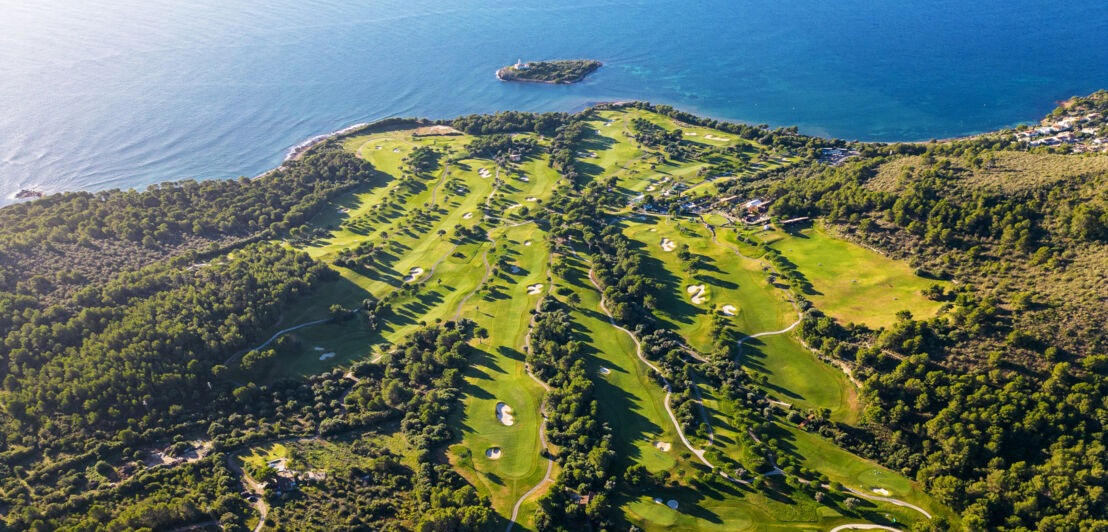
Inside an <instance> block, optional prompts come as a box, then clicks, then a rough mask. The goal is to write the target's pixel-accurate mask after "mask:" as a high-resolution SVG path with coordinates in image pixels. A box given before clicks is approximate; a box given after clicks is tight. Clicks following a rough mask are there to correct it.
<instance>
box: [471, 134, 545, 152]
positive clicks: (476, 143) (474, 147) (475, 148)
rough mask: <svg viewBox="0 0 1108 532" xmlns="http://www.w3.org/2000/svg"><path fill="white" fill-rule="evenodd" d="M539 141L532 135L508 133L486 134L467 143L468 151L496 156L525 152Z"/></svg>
mask: <svg viewBox="0 0 1108 532" xmlns="http://www.w3.org/2000/svg"><path fill="white" fill-rule="evenodd" d="M536 146H538V142H536V141H535V139H533V138H531V137H518V138H515V137H512V136H511V135H508V134H506V133H497V134H494V135H484V136H480V137H477V138H475V139H473V140H472V141H471V142H470V143H469V144H467V145H466V151H468V152H469V153H470V154H471V155H474V156H478V157H495V156H497V155H507V154H519V155H522V154H525V153H529V152H530V151H531V150H534V149H535V147H536Z"/></svg>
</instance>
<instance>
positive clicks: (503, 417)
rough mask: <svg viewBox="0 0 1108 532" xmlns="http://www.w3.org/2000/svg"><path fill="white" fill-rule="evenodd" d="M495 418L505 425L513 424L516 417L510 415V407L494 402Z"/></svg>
mask: <svg viewBox="0 0 1108 532" xmlns="http://www.w3.org/2000/svg"><path fill="white" fill-rule="evenodd" d="M496 419H498V420H500V422H501V423H503V424H505V425H515V423H516V418H515V417H514V416H512V407H510V406H508V405H506V404H504V403H496Z"/></svg>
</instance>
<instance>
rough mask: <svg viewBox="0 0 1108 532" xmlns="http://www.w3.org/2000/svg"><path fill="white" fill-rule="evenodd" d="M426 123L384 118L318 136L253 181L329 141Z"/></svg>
mask: <svg viewBox="0 0 1108 532" xmlns="http://www.w3.org/2000/svg"><path fill="white" fill-rule="evenodd" d="M426 123H429V121H428V120H427V119H424V118H398V117H391V118H382V119H380V120H376V121H373V122H359V123H357V124H354V125H352V126H347V127H344V128H342V129H336V130H335V131H332V132H330V133H324V134H322V135H316V136H314V137H311V138H309V139H308V140H305V141H303V142H300V143H298V144H296V145H295V146H293V147H291V148H289V149H288V150H287V151H286V152H285V158H284V159H282V160H281V164H278V165H277V166H275V167H273V168H270V169H269V170H266V171H265V172H262V173H260V174H258V175H256V176H254V177H252V178H251V179H261V178H263V177H266V176H268V175H269V174H272V173H273V172H276V171H277V170H280V169H281V168H284V166H285V164H286V163H288V162H289V161H297V160H300V159H303V158H304V157H305V156H306V155H308V153H310V152H311V151H312V150H313V149H314V148H316V147H317V146H320V145H322V144H324V143H326V142H328V141H331V140H336V139H340V138H342V137H345V136H348V135H354V134H357V133H362V132H369V131H373V130H374V129H375V128H378V127H385V126H391V125H424V124H426Z"/></svg>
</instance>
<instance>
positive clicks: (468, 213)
mask: <svg viewBox="0 0 1108 532" xmlns="http://www.w3.org/2000/svg"><path fill="white" fill-rule="evenodd" d="M470 218H473V213H472V212H467V213H465V214H463V215H462V219H463V220H468V219H470Z"/></svg>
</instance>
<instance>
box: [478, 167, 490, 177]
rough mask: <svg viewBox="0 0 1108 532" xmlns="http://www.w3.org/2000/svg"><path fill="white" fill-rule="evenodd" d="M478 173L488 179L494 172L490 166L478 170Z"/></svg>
mask: <svg viewBox="0 0 1108 532" xmlns="http://www.w3.org/2000/svg"><path fill="white" fill-rule="evenodd" d="M477 173H478V174H480V175H481V177H483V178H485V179H488V178H489V177H491V176H492V172H490V171H489V169H488V168H482V169H480V170H478V171H477Z"/></svg>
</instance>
